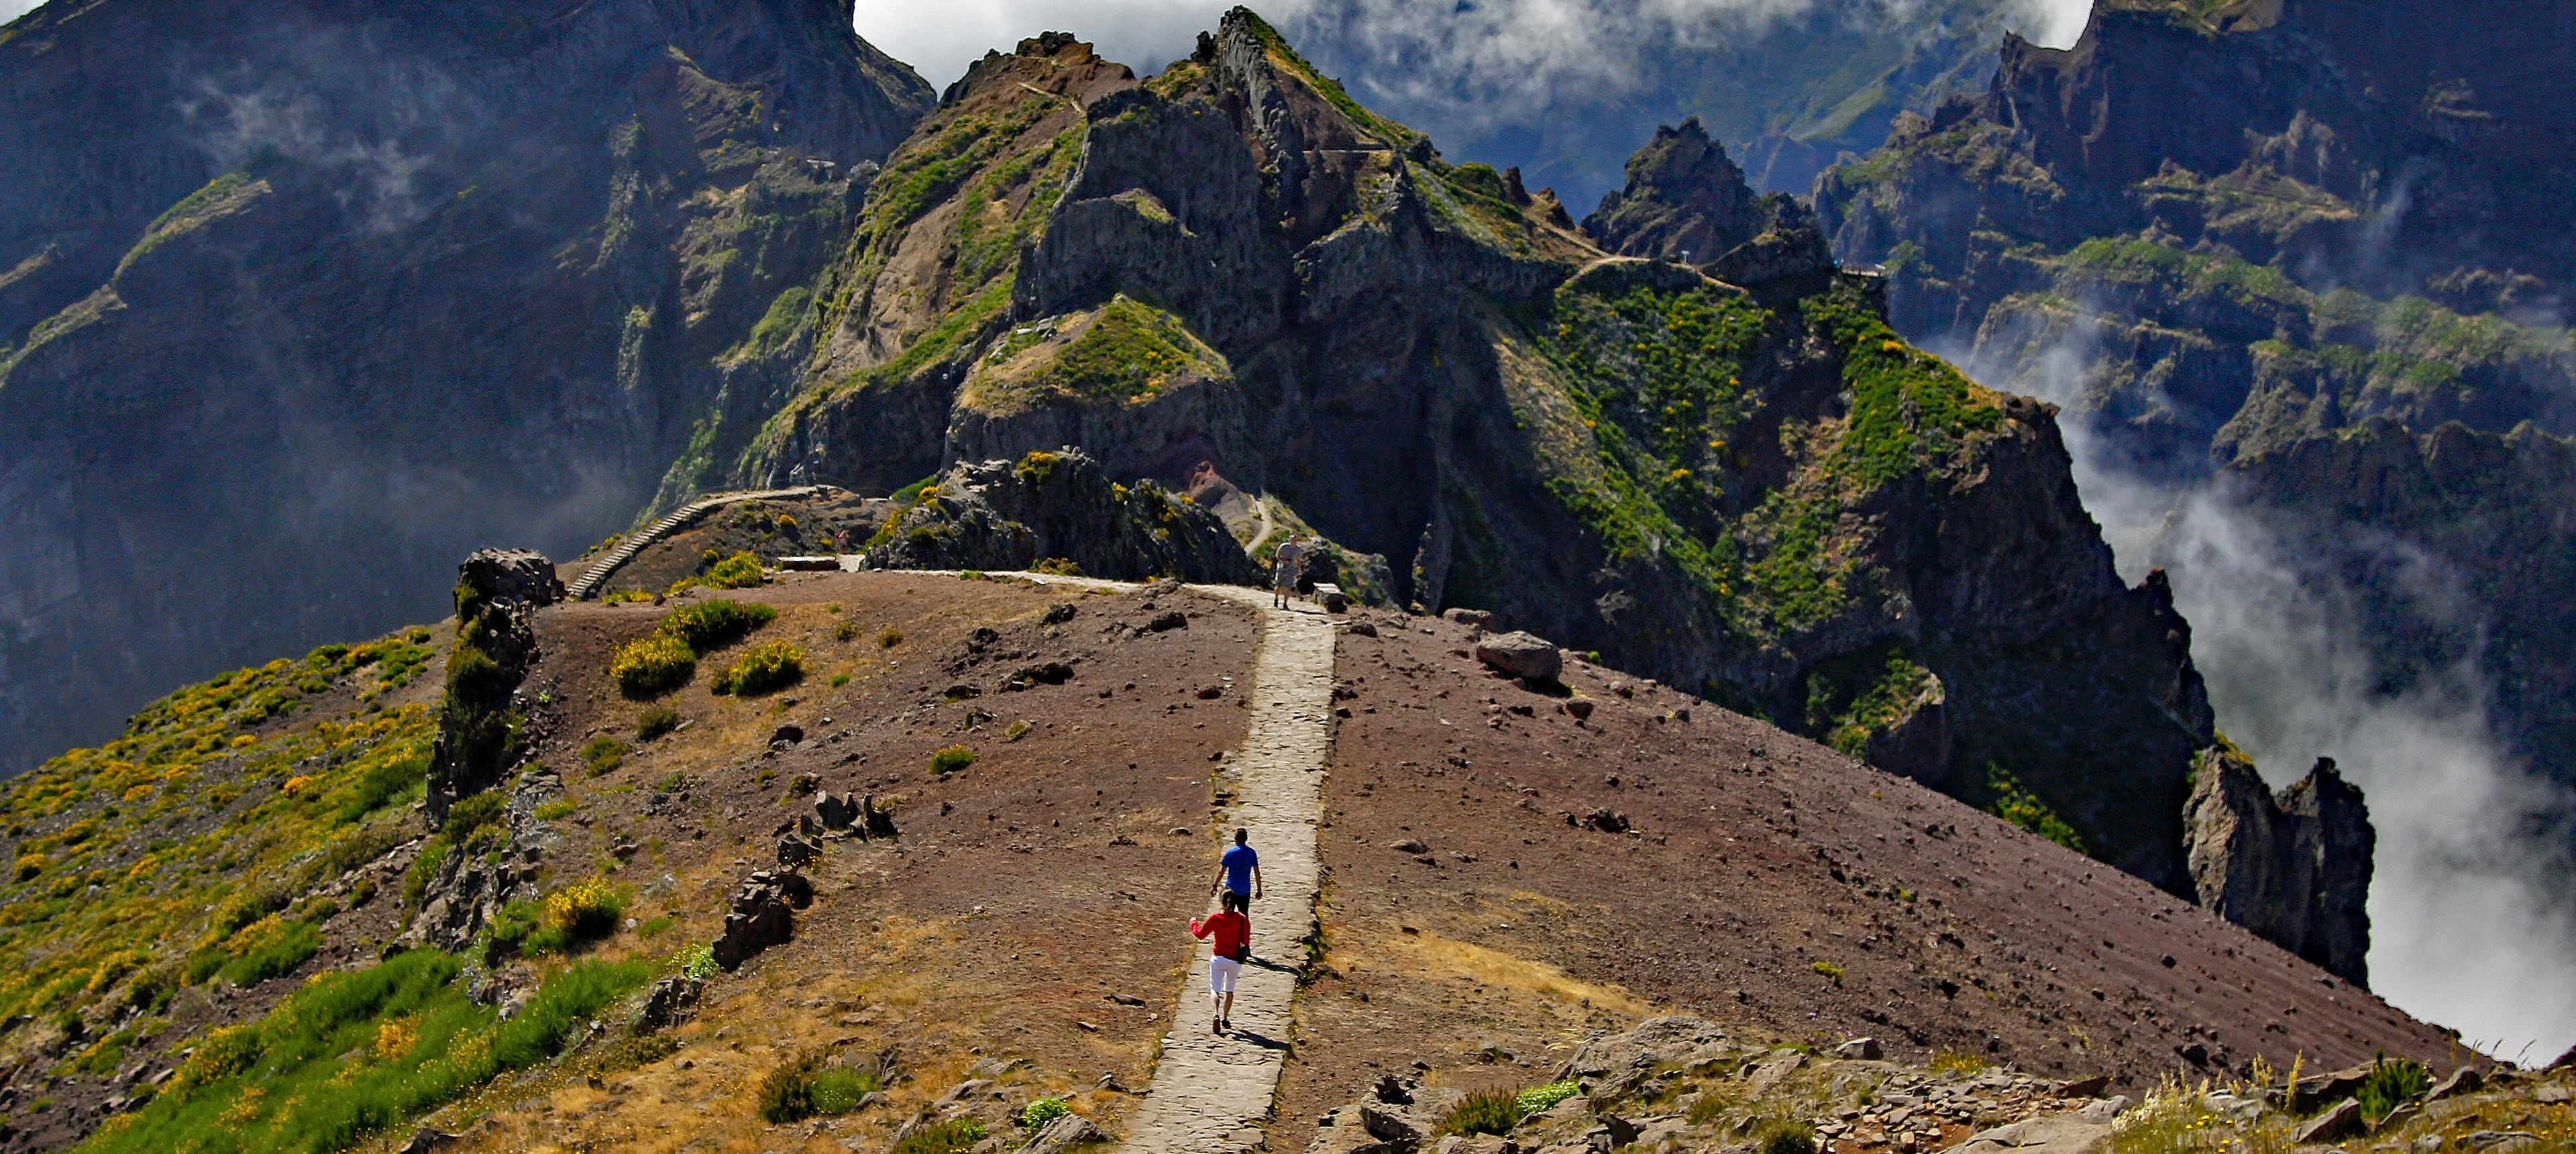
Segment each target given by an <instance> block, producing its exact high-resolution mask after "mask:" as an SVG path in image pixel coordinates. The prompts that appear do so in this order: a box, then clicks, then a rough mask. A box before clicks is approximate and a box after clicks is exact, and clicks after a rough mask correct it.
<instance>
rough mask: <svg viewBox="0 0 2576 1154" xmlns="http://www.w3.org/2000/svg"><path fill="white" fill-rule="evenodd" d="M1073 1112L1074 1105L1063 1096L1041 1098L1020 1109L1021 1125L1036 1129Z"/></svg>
mask: <svg viewBox="0 0 2576 1154" xmlns="http://www.w3.org/2000/svg"><path fill="white" fill-rule="evenodd" d="M1070 1113H1073V1107H1071V1106H1067V1105H1065V1104H1064V1099H1062V1098H1039V1099H1036V1100H1034V1101H1032V1102H1030V1103H1029V1104H1028V1105H1027V1106H1025V1107H1022V1108H1021V1110H1020V1125H1022V1126H1024V1127H1027V1128H1028V1129H1031V1130H1035V1129H1037V1128H1039V1127H1041V1126H1044V1125H1046V1124H1047V1123H1049V1122H1053V1121H1055V1120H1056V1119H1058V1118H1062V1117H1064V1116H1065V1115H1067V1114H1070Z"/></svg>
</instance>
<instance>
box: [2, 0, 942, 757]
mask: <svg viewBox="0 0 2576 1154" xmlns="http://www.w3.org/2000/svg"><path fill="white" fill-rule="evenodd" d="M931 103H932V94H931V92H930V90H929V88H928V86H927V85H925V84H924V83H923V82H922V81H921V80H920V78H919V77H917V76H915V75H913V74H912V72H911V70H910V69H908V68H906V67H904V66H903V65H900V64H897V63H895V62H894V61H892V60H889V59H887V58H886V57H885V56H883V55H882V54H880V53H878V52H876V51H875V50H874V49H872V48H870V47H868V46H867V45H866V44H864V43H862V42H861V41H859V40H858V38H857V37H856V36H855V35H853V34H852V33H851V32H850V29H849V20H848V11H847V9H846V8H845V7H840V6H836V5H834V4H832V3H830V2H829V0H755V2H751V3H743V4H735V5H726V6H716V7H709V6H703V5H689V4H680V3H670V2H664V0H613V2H610V3H604V4H585V3H571V2H541V3H536V4H526V3H511V4H499V3H486V2H469V3H434V4H433V3H415V2H409V0H397V2H394V3H368V4H356V3H340V2H331V0H323V2H313V3H299V4H290V5H285V6H276V5H267V6H252V5H245V4H240V3H229V2H217V3H207V4H193V5H186V6H182V7H177V8H172V7H170V6H167V5H160V4H149V3H142V2H140V0H56V2H55V3H52V4H49V5H47V6H45V7H44V8H42V9H40V10H38V11H35V12H32V13H29V14H28V15H26V16H25V17H23V18H21V19H19V20H18V21H16V22H14V23H12V24H10V25H8V26H7V27H6V28H5V29H0V461H5V462H6V464H5V466H0V528H5V531H0V772H15V771H18V770H21V769H24V768H25V767H27V766H28V765H29V764H31V763H32V762H33V761H34V760H35V759H37V758H39V757H41V756H43V755H44V753H45V752H49V751H52V750H55V749H60V748H62V747H64V746H65V745H67V744H72V743H76V742H80V741H88V740H97V739H99V738H101V737H103V736H105V735H107V734H109V733H112V732H114V730H115V728H116V726H117V723H118V721H119V719H121V718H122V717H123V716H124V715H125V714H126V713H128V712H129V711H131V710H132V709H133V708H135V707H136V706H139V705H141V704H142V703H143V702H144V701H146V700H148V699H149V698H151V697H153V696H155V695H157V694H159V693H162V692H164V691H166V690H167V689H168V688H169V687H170V686H172V685H174V684H176V683H178V682H180V681H183V680H186V679H189V678H195V677H202V676H205V675H207V674H210V673H213V672H215V671H217V670H219V669H223V668H226V667H228V666H234V665H242V664H255V663H258V662H262V661H266V660H268V659H270V658H272V657H275V656H278V655H281V654H286V653H293V652H301V651H303V650H304V649H306V648H308V647H310V646H311V645H313V644H315V643H317V642H319V641H322V640H324V639H328V638H333V637H341V636H350V635H356V634H361V633H370V632H373V631H376V630H379V629H382V628H384V627H385V626H387V625H388V624H390V623H392V622H397V621H402V620H407V619H419V618H427V617H436V616H438V615H439V614H440V613H442V612H444V609H443V608H442V607H443V606H444V604H445V601H446V586H447V581H446V580H445V579H444V578H443V577H442V576H440V574H442V573H443V572H444V571H445V570H446V568H447V567H448V566H449V565H452V564H453V563H454V561H455V559H456V558H457V557H459V556H461V555H463V553H464V552H466V551H468V550H470V549H472V548H474V547H475V546H477V545H481V544H485V543H488V542H490V541H493V540H506V541H510V542H524V543H529V544H539V545H544V546H545V547H547V548H550V549H555V550H561V551H567V552H569V551H576V550H578V548H579V547H580V545H581V544H582V543H584V542H585V541H588V540H590V539H593V538H595V537H597V536H598V535H600V534H603V533H606V532H608V531H609V530H611V529H613V528H615V527H617V526H620V525H623V524H625V523H626V521H627V519H628V518H629V517H631V516H632V515H633V513H634V510H635V509H636V508H637V507H638V506H639V505H641V504H642V503H643V502H644V501H645V500H646V498H647V497H649V495H650V494H651V492H652V488H653V485H654V483H655V482H656V481H657V480H658V479H659V478H660V477H661V475H662V473H663V472H664V470H665V468H666V466H667V465H668V463H669V462H670V460H671V458H672V457H673V456H675V455H676V454H677V453H678V452H679V451H680V450H681V449H682V448H683V447H684V446H685V445H686V444H687V442H688V439H689V436H690V429H689V424H688V420H689V416H690V415H691V414H693V413H694V412H695V411H696V410H697V408H698V407H699V405H701V404H702V403H703V402H704V401H705V400H706V399H708V398H712V397H716V396H719V395H725V394H728V393H739V392H744V391H755V392H756V391H759V390H760V389H762V388H764V387H766V386H764V385H763V384H762V383H761V382H758V381H755V380H750V379H746V378H744V377H742V376H740V375H739V374H734V373H732V372H730V371H729V370H728V369H727V367H726V366H727V365H728V364H730V363H732V361H731V360H729V359H728V354H729V350H740V349H743V348H747V347H758V346H759V345H760V344H761V342H763V341H765V340H767V339H769V335H770V333H771V332H772V331H773V330H772V329H769V328H763V327H761V325H760V322H761V320H762V318H763V317H764V316H765V315H767V314H768V313H769V312H770V311H771V309H772V306H773V304H775V303H776V302H777V300H778V299H779V298H780V296H781V294H782V293H789V292H801V291H802V290H801V287H799V286H801V285H802V284H803V283H804V282H805V281H806V280H807V279H808V277H810V275H811V274H812V272H813V271H814V270H815V269H817V268H819V267H820V266H821V265H822V264H823V263H824V262H825V261H826V260H828V259H829V258H830V257H831V256H832V254H834V253H835V252H837V251H838V249H839V245H840V240H841V238H842V236H843V235H844V233H845V231H846V229H847V226H848V221H849V219H850V217H851V215H852V212H853V210H854V206H855V205H856V204H857V202H858V200H859V198H860V196H861V195H862V192H863V189H864V187H865V178H866V174H867V173H868V172H869V171H870V170H871V169H872V167H873V165H874V163H875V162H876V161H878V160H880V159H882V158H883V157H884V155H885V153H886V152H887V150H889V149H891V148H892V147H894V145H895V144H896V143H897V142H899V141H900V140H902V139H903V137H904V135H905V134H906V133H907V132H908V131H909V130H910V128H911V125H912V122H913V121H914V120H915V119H916V118H918V117H919V116H920V115H921V114H922V113H923V112H924V111H926V110H927V109H928V108H929V106H930V105H931Z"/></svg>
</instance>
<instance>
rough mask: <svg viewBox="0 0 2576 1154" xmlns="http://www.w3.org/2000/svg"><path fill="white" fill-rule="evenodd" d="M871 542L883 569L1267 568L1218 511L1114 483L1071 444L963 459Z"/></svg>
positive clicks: (1231, 575)
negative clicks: (1059, 564) (1014, 455)
mask: <svg viewBox="0 0 2576 1154" xmlns="http://www.w3.org/2000/svg"><path fill="white" fill-rule="evenodd" d="M878 536H879V538H880V540H878V541H871V542H869V546H868V564H869V565H871V566H873V567H877V568H886V569H1004V570H1011V569H1027V568H1030V567H1031V566H1033V565H1036V564H1037V563H1038V562H1040V561H1045V560H1054V559H1062V560H1067V561H1071V562H1073V563H1074V564H1075V565H1076V566H1078V567H1079V571H1080V572H1082V573H1083V574H1085V575H1087V576H1092V577H1109V578H1114V579H1120V580H1131V581H1140V580H1150V579H1152V578H1155V577H1178V578H1180V579H1181V580H1184V581H1199V582H1212V583H1218V584H1229V585H1251V584H1257V583H1258V582H1259V581H1260V577H1261V574H1260V573H1259V571H1258V569H1257V568H1256V567H1255V566H1254V565H1253V563H1252V559H1251V558H1250V557H1247V556H1245V555H1244V552H1243V548H1242V546H1240V545H1237V544H1236V543H1235V540H1234V537H1233V536H1232V535H1231V534H1229V533H1227V532H1226V530H1225V523H1224V522H1223V521H1220V520H1218V519H1217V516H1216V514H1214V513H1211V512H1208V511H1207V510H1205V509H1202V508H1200V507H1198V506H1197V505H1195V504H1193V503H1191V502H1190V501H1188V500H1187V499H1185V498H1181V497H1175V496H1173V495H1172V494H1170V493H1167V492H1165V491H1164V490H1163V489H1162V487H1161V486H1159V485H1156V484H1154V483H1152V482H1151V481H1140V482H1138V483H1137V485H1136V487H1134V488H1132V489H1131V488H1128V487H1127V486H1124V485H1120V484H1116V483H1114V482H1112V481H1111V480H1110V479H1109V477H1108V476H1107V475H1106V474H1105V473H1103V472H1102V470H1101V468H1100V462H1099V461H1097V460H1095V459H1093V458H1092V457H1091V455H1090V454H1088V453H1085V452H1083V451H1082V450H1079V449H1075V448H1071V447H1065V448H1060V449H1058V450H1056V451H1054V452H1033V453H1030V454H1028V455H1027V456H1024V457H1022V458H1020V459H1019V460H1017V461H983V462H977V463H971V464H961V465H959V466H957V467H956V468H954V469H951V470H949V471H948V473H947V474H946V475H944V476H943V477H941V478H940V480H939V483H938V484H936V485H934V486H931V487H930V488H927V489H924V490H922V495H921V499H920V500H919V501H918V502H916V503H915V504H914V505H913V506H912V507H911V508H909V509H906V510H904V511H903V512H902V513H901V514H899V515H897V516H896V517H895V518H894V520H892V521H889V522H887V523H886V527H885V529H884V530H883V531H882V532H880V533H879V534H878Z"/></svg>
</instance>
